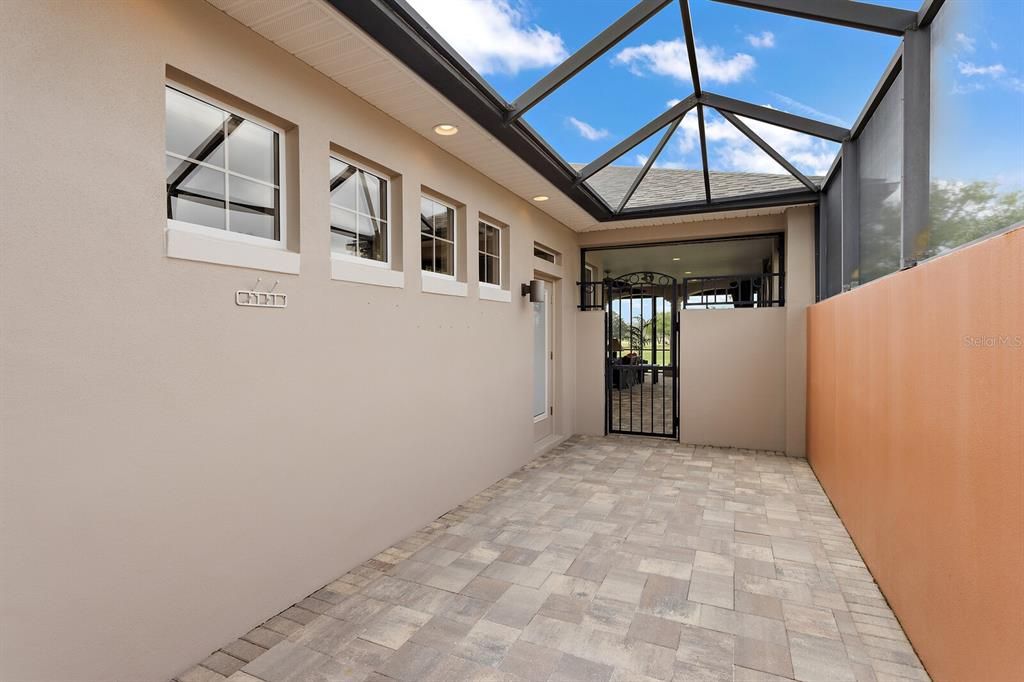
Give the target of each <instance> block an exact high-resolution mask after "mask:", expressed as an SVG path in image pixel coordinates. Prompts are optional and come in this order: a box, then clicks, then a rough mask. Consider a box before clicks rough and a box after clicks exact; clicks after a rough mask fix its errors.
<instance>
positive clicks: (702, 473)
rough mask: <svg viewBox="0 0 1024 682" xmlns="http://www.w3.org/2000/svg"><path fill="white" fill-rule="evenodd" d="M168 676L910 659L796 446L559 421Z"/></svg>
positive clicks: (569, 671)
mask: <svg viewBox="0 0 1024 682" xmlns="http://www.w3.org/2000/svg"><path fill="white" fill-rule="evenodd" d="M176 679H177V680H179V682H213V681H216V680H224V679H230V680H233V681H235V682H290V681H292V680H295V681H299V680H323V681H324V682H326V681H328V680H357V681H359V682H364V681H365V682H387V681H388V680H410V681H415V682H421V681H430V680H439V681H444V682H454V681H456V680H495V681H503V682H524V681H529V682H532V681H539V682H557V681H559V680H572V681H579V680H602V681H605V682H608V681H614V682H624V681H627V680H635V681H643V682H649V681H651V680H662V681H668V680H678V681H688V680H723V681H727V680H737V681H745V680H749V681H755V680H761V681H767V680H798V681H800V682H819V681H821V682H832V681H839V680H850V682H861V681H868V682H870V681H872V680H882V679H887V680H898V679H904V680H925V681H926V680H928V679H929V678H928V675H927V673H925V671H924V670H923V668H922V667H921V663H920V661H919V660H918V659H917V656H916V655H915V654H914V650H913V648H912V647H911V645H910V643H909V642H908V641H907V639H906V637H905V635H904V633H903V631H902V629H901V628H900V625H899V622H898V621H897V620H896V618H895V617H894V615H893V614H892V611H891V610H890V609H889V607H888V605H887V603H886V602H885V599H884V597H883V596H882V594H881V592H880V591H879V590H878V587H877V586H876V585H875V583H874V581H873V580H872V578H871V574H870V573H869V572H868V571H867V569H866V567H865V566H864V563H863V562H862V560H861V558H860V555H859V554H858V553H857V550H856V548H855V547H854V546H853V543H852V542H851V540H850V538H849V536H848V535H847V533H846V530H845V529H844V527H843V525H842V523H841V522H840V521H839V519H838V518H837V517H836V514H835V511H834V510H833V509H832V506H831V504H830V503H829V501H828V498H827V497H826V496H825V495H824V493H823V492H822V490H821V487H820V486H819V485H818V482H817V480H816V479H815V477H814V474H813V473H812V472H811V470H810V468H809V467H808V466H807V463H806V462H805V461H804V460H799V459H792V458H787V457H784V456H781V455H778V454H774V453H759V452H752V451H740V450H730V449H719V448H710V447H693V446H685V445H679V444H676V443H673V442H670V441H662V440H657V439H642V438H629V437H608V438H591V437H579V436H578V437H574V438H572V439H570V440H569V441H566V443H564V444H563V445H561V446H559V447H558V448H556V449H555V450H553V451H552V452H550V453H548V454H546V455H544V456H543V457H540V458H539V459H537V460H535V461H534V462H532V463H531V464H529V465H528V466H526V467H524V468H523V469H522V470H520V471H517V472H515V473H514V474H512V475H510V476H509V477H508V478H505V479H503V480H501V481H499V482H497V483H495V484H494V485H493V486H491V487H490V488H488V489H487V490H484V491H483V492H481V493H479V494H478V495H476V496H474V497H473V498H471V499H470V500H468V501H466V502H465V503H464V504H462V505H461V506H460V507H458V508H457V509H454V510H452V511H451V512H449V513H447V514H445V515H444V516H443V517H441V518H440V519H438V520H437V521H435V522H434V523H432V524H430V526H428V527H427V528H425V529H423V530H422V531H420V532H418V533H415V534H414V535H412V536H410V537H408V538H406V539H405V540H403V541H402V542H400V543H398V544H397V545H395V546H394V547H391V548H388V549H386V550H384V551H383V552H381V553H380V554H378V555H377V556H376V557H374V558H373V559H370V560H369V561H367V562H365V563H363V564H362V565H360V566H358V567H356V568H354V569H353V570H351V571H349V572H348V573H346V574H345V575H343V576H341V577H339V578H338V579H337V580H335V581H334V582H332V583H330V584H328V585H326V586H324V587H322V588H321V589H319V590H317V591H316V592H314V593H313V594H311V595H310V596H309V597H307V598H306V599H304V600H302V601H301V602H299V603H298V604H296V605H294V606H292V607H290V608H288V609H286V610H285V611H283V612H282V613H280V614H278V615H276V616H274V617H272V618H270V619H269V620H268V621H267V622H265V623H263V624H262V625H260V626H258V627H255V628H254V629H253V630H251V631H250V632H249V633H247V634H246V635H244V636H243V637H242V638H240V639H238V640H236V641H234V642H231V643H229V644H227V645H225V646H224V647H222V648H221V649H219V650H217V651H215V652H213V653H212V654H211V655H210V656H209V657H207V658H206V659H205V660H204V661H202V662H201V663H200V664H198V665H196V666H194V667H193V668H190V669H189V670H187V671H185V672H183V673H182V674H181V675H179V676H178V677H177V678H176Z"/></svg>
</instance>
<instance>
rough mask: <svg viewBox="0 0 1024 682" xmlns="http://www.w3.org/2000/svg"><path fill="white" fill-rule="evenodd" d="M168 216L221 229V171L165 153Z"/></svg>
mask: <svg viewBox="0 0 1024 682" xmlns="http://www.w3.org/2000/svg"><path fill="white" fill-rule="evenodd" d="M166 159H167V162H166V166H167V197H168V213H167V217H168V218H172V219H174V220H181V221H184V222H186V223H194V224H196V225H206V226H207V227H216V228H218V229H221V230H223V229H224V220H225V213H224V173H223V171H218V170H213V169H211V168H205V167H203V166H200V165H198V164H194V163H188V162H183V161H180V160H179V159H175V158H174V157H171V156H168V157H166Z"/></svg>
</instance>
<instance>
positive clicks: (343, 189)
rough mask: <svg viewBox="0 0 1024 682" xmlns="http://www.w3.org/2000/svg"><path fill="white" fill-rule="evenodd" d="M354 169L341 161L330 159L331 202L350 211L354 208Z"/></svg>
mask: <svg viewBox="0 0 1024 682" xmlns="http://www.w3.org/2000/svg"><path fill="white" fill-rule="evenodd" d="M355 174H356V169H355V167H354V166H350V165H348V164H347V163H344V162H343V161H339V160H337V159H333V158H332V159H331V203H332V204H334V205H335V206H342V207H344V208H347V209H349V210H350V211H354V210H356V180H355Z"/></svg>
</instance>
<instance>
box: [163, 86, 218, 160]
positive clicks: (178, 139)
mask: <svg viewBox="0 0 1024 682" xmlns="http://www.w3.org/2000/svg"><path fill="white" fill-rule="evenodd" d="M165 92H166V101H167V151H169V152H174V153H175V154H181V155H182V156H187V157H189V158H191V159H196V160H197V161H203V162H205V163H209V164H213V165H215V166H221V167H223V166H224V112H223V111H221V110H220V109H217V108H216V107H212V106H210V105H209V104H206V103H205V102H200V101H199V100H197V99H196V98H195V97H190V96H188V95H186V94H184V93H182V92H178V91H177V90H174V89H172V88H166V89H165Z"/></svg>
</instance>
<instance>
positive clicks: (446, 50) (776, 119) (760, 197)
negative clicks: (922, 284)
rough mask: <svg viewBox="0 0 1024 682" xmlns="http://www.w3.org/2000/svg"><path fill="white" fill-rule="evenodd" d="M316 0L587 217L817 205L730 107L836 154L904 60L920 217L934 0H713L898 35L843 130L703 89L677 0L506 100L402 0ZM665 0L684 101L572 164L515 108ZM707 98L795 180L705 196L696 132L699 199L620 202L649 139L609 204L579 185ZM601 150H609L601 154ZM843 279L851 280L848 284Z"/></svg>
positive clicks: (913, 186)
mask: <svg viewBox="0 0 1024 682" xmlns="http://www.w3.org/2000/svg"><path fill="white" fill-rule="evenodd" d="M327 1H328V2H329V3H330V4H331V5H332V6H333V7H334V8H335V9H336V10H337V11H338V12H340V13H341V14H344V15H345V16H346V17H348V19H349V20H351V21H352V22H353V23H354V24H356V25H357V26H358V27H359V28H360V29H362V30H363V31H364V32H366V33H367V34H368V35H369V36H370V37H371V38H373V39H374V40H376V41H377V42H378V43H380V44H381V45H383V46H384V47H385V48H386V49H387V50H389V51H390V52H391V53H392V54H393V55H394V56H395V57H396V58H397V59H398V60H399V61H400V62H402V63H403V64H404V65H405V66H406V67H408V68H409V69H410V70H412V71H413V72H414V73H415V74H417V75H418V76H419V77H420V78H422V79H423V80H425V81H426V82H427V83H429V84H430V85H431V86H432V87H434V88H435V89H436V90H438V91H439V92H440V93H441V94H442V95H444V96H445V97H446V98H447V99H448V100H449V101H451V102H452V103H453V104H455V105H456V106H457V107H459V108H460V109H461V110H462V111H463V112H464V113H465V114H466V115H467V116H468V117H469V118H470V119H472V120H473V121H475V122H476V123H477V124H479V125H480V126H481V127H483V128H484V129H485V130H486V131H487V132H488V133H489V134H491V135H492V136H493V137H495V138H496V139H498V140H499V141H501V143H502V144H504V145H505V146H506V147H508V148H509V149H510V150H511V151H512V152H514V153H515V154H516V155H517V156H519V157H520V158H521V159H522V160H523V161H524V162H526V163H527V164H528V165H529V166H530V167H532V168H533V169H534V170H535V171H537V172H538V173H539V174H540V175H541V176H542V177H544V178H545V179H546V180H547V181H548V182H550V183H551V184H552V185H553V186H554V187H555V188H556V189H558V190H559V191H561V192H562V193H563V194H564V195H565V196H567V197H568V198H570V199H571V200H573V201H574V202H575V203H576V204H577V205H578V206H580V208H582V209H583V210H585V211H586V212H587V213H588V214H589V215H590V216H591V217H592V218H594V219H595V220H596V221H598V222H610V221H618V220H633V219H648V218H658V217H668V216H682V215H692V214H699V213H707V212H711V211H731V210H742V209H750V208H766V207H773V206H789V205H798V204H818V203H819V201H820V196H821V188H820V186H819V185H818V184H817V183H815V182H813V181H811V180H809V179H808V178H807V177H806V176H804V175H803V174H801V173H799V172H798V171H797V172H796V173H794V171H795V170H796V169H795V166H793V164H791V163H789V162H788V161H786V160H785V158H784V157H783V156H782V155H781V154H779V153H778V152H777V151H776V150H774V149H772V148H771V147H770V146H769V145H767V144H766V143H765V142H764V140H762V139H760V138H759V137H758V136H757V135H756V134H753V131H751V130H750V128H749V127H748V126H746V125H744V124H743V123H742V121H741V120H740V119H738V118H737V117H739V116H742V117H745V118H751V119H754V120H758V121H762V122H765V123H769V124H772V125H777V126H781V127H784V128H789V129H791V130H795V131H798V132H801V133H805V134H808V135H812V136H815V137H820V138H824V139H828V140H833V141H837V142H841V143H842V144H843V152H842V153H841V154H842V155H844V156H845V155H846V152H847V150H848V149H849V148H850V145H848V143H849V142H850V141H851V140H855V139H856V138H857V136H858V135H859V133H860V131H861V130H862V129H863V125H864V123H865V121H866V120H867V119H868V118H869V117H870V116H871V113H872V112H873V111H874V108H875V106H877V103H878V101H879V100H880V99H881V97H882V96H884V93H885V91H886V90H887V89H888V86H889V85H891V83H892V79H893V78H895V77H896V75H897V74H898V73H899V72H900V70H901V69H906V71H907V72H908V74H913V78H912V79H910V80H911V81H912V82H908V83H907V84H906V85H905V87H907V88H908V89H907V92H909V93H912V95H913V96H912V97H909V98H908V100H909V101H910V104H909V105H908V106H907V111H906V112H905V114H906V115H905V118H904V136H905V138H906V139H907V140H909V143H908V144H906V145H905V150H904V161H905V167H906V168H909V169H911V171H912V173H915V174H916V175H915V176H914V180H913V182H912V183H910V184H909V185H908V186H909V187H910V194H911V196H910V201H908V202H905V208H904V218H905V219H909V220H912V219H919V218H920V217H921V216H923V215H927V201H928V197H927V180H926V179H925V180H922V177H926V175H927V174H926V173H925V174H922V173H921V170H922V169H927V161H928V135H927V129H928V125H927V118H928V106H927V97H926V96H925V95H927V88H928V84H927V82H926V81H927V75H928V62H927V55H928V48H929V43H930V37H929V31H928V26H929V24H930V23H931V22H932V20H933V19H934V18H935V16H936V15H937V13H938V12H939V11H940V10H941V8H942V5H943V2H944V0H924V4H923V5H922V7H921V8H920V10H918V11H917V12H912V11H907V10H900V9H894V8H891V7H885V6H882V5H873V4H869V3H865V2H848V1H847V0H716V1H717V2H722V3H725V4H731V5H740V6H743V7H746V8H748V9H751V10H752V11H766V12H773V13H779V14H785V15H788V16H794V17H799V18H802V19H806V20H810V21H820V22H825V23H830V24H836V25H840V26H845V27H849V28H851V29H855V30H866V31H874V32H879V33H884V34H888V35H894V36H902V37H903V39H904V41H903V43H904V44H901V46H900V50H898V52H897V55H896V56H895V57H894V59H893V63H891V64H890V66H889V68H888V69H887V70H886V73H885V75H884V76H883V79H882V82H880V83H879V87H878V88H876V91H875V93H874V94H873V95H872V97H871V98H870V99H869V101H868V103H867V106H866V107H865V109H864V112H863V113H862V114H861V116H860V118H859V119H858V121H857V122H856V123H855V125H854V126H853V128H852V129H849V130H848V129H846V128H843V127H839V126H834V125H830V124H828V123H824V122H821V121H817V120H814V119H810V118H804V117H801V116H795V115H793V114H788V113H785V112H782V111H778V110H775V109H769V108H767V107H761V106H758V105H755V104H751V103H749V102H744V101H740V100H735V99H732V98H728V97H723V96H721V95H717V94H715V93H712V92H707V91H706V90H704V89H703V88H702V87H701V82H700V72H699V68H698V64H697V59H696V51H695V49H694V46H695V42H694V38H693V26H692V21H691V17H690V8H689V2H688V0H639V1H638V2H637V3H636V4H635V5H634V6H633V7H632V8H631V9H629V10H628V11H627V12H626V13H625V14H623V15H622V17H620V18H619V19H618V20H616V21H615V22H613V23H612V24H611V25H610V26H609V27H608V28H606V29H605V30H604V31H602V32H601V33H600V34H598V35H597V36H595V37H594V38H593V39H592V40H591V41H590V42H588V43H587V44H586V45H584V46H583V47H582V48H580V49H579V50H577V51H576V52H575V53H574V54H572V55H570V56H569V57H568V58H567V59H566V60H565V61H564V62H563V63H562V64H559V65H558V66H556V67H555V68H554V69H552V70H551V71H550V72H549V73H548V74H547V75H545V76H544V77H543V78H541V79H540V80H539V81H537V82H536V83H535V84H534V85H533V86H531V87H530V88H528V89H527V90H526V91H525V92H524V93H523V94H522V95H520V96H519V97H518V98H516V99H515V100H514V101H513V102H508V101H506V100H505V99H504V98H503V97H502V96H501V95H500V94H499V93H498V92H496V91H495V90H494V89H493V88H492V87H491V86H490V85H489V84H488V83H487V82H486V81H485V80H484V79H483V78H482V77H481V76H480V75H479V74H478V73H477V72H476V71H475V70H474V69H473V67H472V66H470V65H469V64H468V63H467V62H466V61H465V60H464V59H462V58H461V57H460V56H459V55H458V54H457V53H456V52H455V50H454V49H452V47H451V46H450V45H449V44H448V43H447V42H446V41H445V40H444V39H443V38H442V37H441V36H440V35H438V34H437V32H436V31H434V29H433V28H431V27H430V25H429V24H428V23H427V22H426V21H424V19H423V18H422V17H421V16H420V15H419V14H417V13H416V11H415V10H414V9H413V8H412V7H411V6H410V5H409V4H408V2H407V0H360V1H359V2H352V1H351V0H327ZM671 2H678V4H679V9H680V17H681V25H682V33H683V35H684V37H685V40H686V45H687V57H688V60H689V66H690V73H691V80H692V84H693V94H691V95H689V96H688V97H687V98H686V99H684V100H683V102H682V103H681V106H680V105H677V107H675V108H673V109H672V110H670V111H669V112H666V113H664V114H662V115H660V116H658V117H656V118H655V119H653V120H652V121H651V122H649V123H648V124H646V125H645V126H643V127H642V128H640V129H639V130H637V131H636V132H635V133H633V134H632V135H630V136H629V137H627V138H626V139H625V140H623V141H622V142H621V143H619V144H617V145H615V147H613V148H612V149H611V150H609V151H608V152H606V153H605V154H602V155H601V156H600V157H598V159H597V160H595V161H593V162H592V163H590V164H588V165H587V166H585V167H584V169H583V170H582V171H577V170H576V169H574V168H573V167H572V166H571V165H570V164H568V163H567V162H566V161H565V159H563V158H562V157H561V156H560V155H559V154H558V153H557V152H556V151H555V150H554V149H553V148H551V146H550V145H548V144H547V142H545V141H544V139H543V138H541V136H540V135H539V134H537V132H536V131H534V130H533V128H531V127H530V126H529V125H528V124H527V123H526V121H525V120H524V119H523V114H524V113H526V112H527V111H528V110H529V109H530V108H532V107H533V106H535V105H536V104H538V103H539V102H541V101H543V99H544V98H545V97H548V96H549V95H550V94H551V93H552V92H554V91H555V90H557V89H558V88H559V87H560V86H561V85H562V84H563V83H565V82H566V81H567V80H569V79H570V78H572V77H573V76H575V75H576V74H577V73H579V72H580V71H581V70H583V69H584V68H586V66H587V65H589V64H591V63H593V62H594V60H596V59H598V58H599V57H600V56H601V55H602V54H605V53H606V52H607V51H608V50H610V49H611V48H612V47H614V46H615V45H616V44H618V43H619V42H620V41H621V40H623V39H624V38H625V37H626V36H628V35H629V34H630V33H632V32H633V31H634V30H636V29H637V28H638V27H639V26H641V25H642V24H643V23H644V22H645V21H647V20H648V19H649V18H650V17H651V16H653V15H654V14H656V13H657V12H659V11H661V10H662V9H664V8H665V7H667V6H668V5H669V4H670V3H671ZM904 45H905V46H906V52H907V58H908V59H909V61H910V62H911V64H910V65H909V66H906V65H905V64H904V61H905V57H904ZM707 107H711V108H713V109H715V110H717V111H718V112H719V113H720V114H722V115H723V117H724V118H725V119H726V120H728V121H729V122H730V124H731V125H734V126H736V127H737V128H738V129H739V130H740V131H741V132H742V133H743V135H745V136H746V137H747V138H748V139H750V140H751V142H753V143H754V144H755V145H757V146H758V147H759V148H761V149H762V150H764V151H765V152H766V153H768V154H769V155H770V156H771V157H772V158H773V159H775V160H776V161H777V162H779V163H780V164H781V165H782V166H783V167H784V168H785V169H786V170H787V171H788V172H789V173H791V174H792V175H793V177H794V178H796V179H797V180H798V181H799V182H800V183H801V184H802V185H803V188H802V189H799V190H786V191H780V192H765V193H760V194H753V195H747V196H741V197H723V198H718V199H715V198H712V196H711V192H710V182H709V171H708V162H707V156H708V155H707V141H706V139H705V136H704V135H703V134H701V136H700V143H701V160H702V165H703V171H704V181H705V198H704V201H690V202H680V203H671V204H661V205H654V206H645V207H642V208H635V209H630V208H627V206H626V205H627V204H628V202H629V199H630V198H631V197H632V195H633V193H635V191H636V189H637V187H638V186H639V185H640V181H642V179H643V176H644V175H646V174H647V171H649V170H650V168H651V167H652V166H653V164H654V162H655V161H656V159H657V154H658V153H660V152H661V149H662V148H663V147H664V146H665V145H664V144H663V143H662V144H659V145H658V149H657V150H655V151H656V152H657V153H655V154H652V155H651V157H650V158H649V159H648V162H647V163H646V164H645V165H644V168H643V169H641V173H640V176H639V177H638V178H637V179H636V180H637V181H636V182H634V183H633V186H631V187H630V190H629V192H628V193H627V194H626V196H625V197H624V199H623V200H622V201H620V202H619V203H618V205H616V206H611V205H609V203H608V202H607V201H605V200H604V198H603V197H601V196H600V194H599V193H598V192H596V191H595V190H594V189H593V188H591V187H590V186H589V185H588V184H587V182H586V178H588V177H590V176H592V175H593V174H594V173H596V172H598V171H600V170H601V169H602V168H604V167H605V166H607V165H608V164H610V163H612V162H613V161H614V160H615V159H616V158H618V157H619V156H620V155H621V153H625V152H627V151H629V150H630V149H632V148H633V147H635V146H636V145H638V144H640V143H641V142H643V141H644V140H645V139H647V138H648V137H650V136H651V135H654V134H656V133H657V132H658V131H659V130H662V129H664V128H669V129H670V130H671V129H674V127H675V126H678V124H679V120H680V119H681V118H682V116H684V115H685V114H686V112H687V111H689V109H692V108H696V109H697V115H698V123H699V128H700V129H701V131H703V127H704V110H705V108H707ZM665 139H667V137H666V138H665ZM612 152H620V153H616V154H613V153H612ZM847 161H848V162H847V166H853V165H854V162H853V160H852V159H848V160H847ZM918 176H921V177H918ZM826 182H827V180H826ZM822 184H825V183H822ZM905 222H906V220H905ZM908 239H909V237H908V235H907V234H904V250H905V251H906V250H907V249H906V245H907V243H908ZM850 254H851V256H856V249H855V248H854V247H852V246H851V249H850ZM904 255H905V254H904ZM904 261H905V258H904ZM851 284H853V285H855V284H856V283H855V282H853V283H851Z"/></svg>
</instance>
